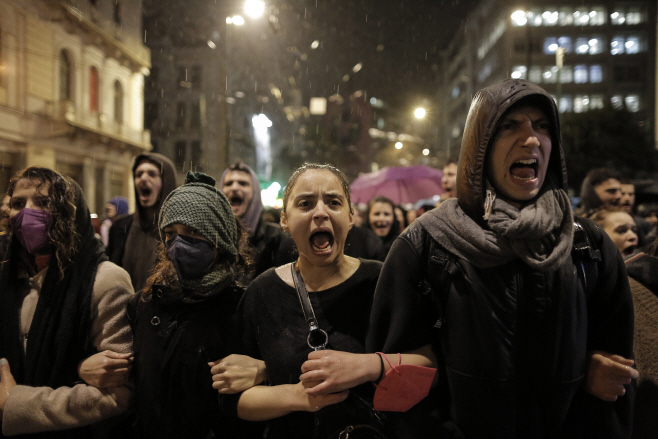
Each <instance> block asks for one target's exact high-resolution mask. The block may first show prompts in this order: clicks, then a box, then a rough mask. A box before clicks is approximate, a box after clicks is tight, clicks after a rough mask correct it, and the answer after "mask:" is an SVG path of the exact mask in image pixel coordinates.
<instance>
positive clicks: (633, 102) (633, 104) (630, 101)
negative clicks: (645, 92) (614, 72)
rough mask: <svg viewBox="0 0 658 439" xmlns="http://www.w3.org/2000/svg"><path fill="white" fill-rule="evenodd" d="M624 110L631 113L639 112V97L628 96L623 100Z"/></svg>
mask: <svg viewBox="0 0 658 439" xmlns="http://www.w3.org/2000/svg"><path fill="white" fill-rule="evenodd" d="M624 103H625V104H626V109H627V110H628V111H630V112H631V113H637V112H638V111H640V97H639V96H638V95H628V96H626V97H625V98H624Z"/></svg>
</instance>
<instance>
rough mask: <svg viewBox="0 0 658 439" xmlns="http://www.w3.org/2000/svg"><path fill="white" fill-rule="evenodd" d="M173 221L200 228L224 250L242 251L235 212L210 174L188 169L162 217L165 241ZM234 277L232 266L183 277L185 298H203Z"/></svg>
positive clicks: (160, 229)
mask: <svg viewBox="0 0 658 439" xmlns="http://www.w3.org/2000/svg"><path fill="white" fill-rule="evenodd" d="M172 224H183V225H186V226H188V227H191V228H193V229H196V230H198V231H199V233H201V234H202V235H203V236H204V237H205V238H206V239H207V240H208V241H209V242H210V243H211V244H212V245H213V246H214V247H216V248H217V249H218V250H219V252H220V254H221V253H228V254H230V255H233V256H237V255H238V249H237V247H236V246H235V242H236V240H237V237H238V226H237V223H236V219H235V215H233V211H232V210H231V205H230V204H229V202H228V200H227V199H226V196H224V194H223V193H222V192H221V191H219V190H218V189H216V188H215V179H214V178H212V177H211V176H209V175H206V174H202V173H193V172H188V173H187V177H186V178H185V184H183V186H180V187H178V188H176V189H175V190H174V191H172V192H171V193H170V194H169V196H168V197H167V198H166V199H165V201H164V203H162V208H161V209H160V219H159V221H158V229H159V231H160V238H161V239H162V242H165V234H164V228H165V227H167V226H170V225H172ZM233 279H234V273H233V270H232V268H231V267H230V266H228V267H225V269H222V270H213V271H211V272H210V273H208V274H206V275H205V276H203V277H202V278H201V279H193V280H182V279H179V282H180V285H181V287H182V289H183V291H184V292H185V297H184V298H183V301H185V302H196V301H199V300H203V299H204V298H205V297H207V295H208V294H211V293H212V292H216V291H218V290H221V289H223V288H224V287H225V286H227V285H229V284H230V283H231V282H233Z"/></svg>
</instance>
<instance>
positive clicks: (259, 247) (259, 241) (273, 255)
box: [240, 219, 296, 285]
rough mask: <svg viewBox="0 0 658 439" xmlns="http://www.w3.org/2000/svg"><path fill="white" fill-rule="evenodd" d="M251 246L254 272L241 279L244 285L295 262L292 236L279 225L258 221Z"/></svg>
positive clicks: (250, 237)
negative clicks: (273, 269)
mask: <svg viewBox="0 0 658 439" xmlns="http://www.w3.org/2000/svg"><path fill="white" fill-rule="evenodd" d="M249 246H250V247H251V249H252V251H253V252H254V266H253V268H252V271H251V272H250V273H249V274H248V275H247V276H244V277H242V278H241V279H240V282H241V283H242V284H243V285H248V284H249V282H251V280H252V279H254V278H256V277H257V276H258V275H260V274H261V273H264V272H265V271H267V270H268V269H270V268H272V267H278V266H281V265H284V264H287V263H288V262H292V261H294V260H295V257H296V251H295V243H294V242H293V240H292V238H291V237H290V235H288V234H287V233H286V232H284V231H283V229H282V228H281V226H279V225H278V224H274V223H270V222H268V221H263V220H262V219H261V220H260V221H258V226H257V227H256V231H255V232H254V234H253V235H250V236H249Z"/></svg>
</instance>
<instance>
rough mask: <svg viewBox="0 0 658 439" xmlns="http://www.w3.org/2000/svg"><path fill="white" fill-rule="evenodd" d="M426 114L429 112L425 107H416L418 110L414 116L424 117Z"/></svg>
mask: <svg viewBox="0 0 658 439" xmlns="http://www.w3.org/2000/svg"><path fill="white" fill-rule="evenodd" d="M425 114H427V112H426V111H425V109H424V108H416V111H414V116H416V119H422V118H424V117H425Z"/></svg>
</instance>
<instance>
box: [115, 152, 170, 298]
mask: <svg viewBox="0 0 658 439" xmlns="http://www.w3.org/2000/svg"><path fill="white" fill-rule="evenodd" d="M144 161H149V162H151V163H153V164H155V165H157V166H159V167H160V178H161V179H162V186H161V188H160V196H159V197H158V200H157V202H156V204H155V206H154V208H153V209H150V211H151V212H156V213H154V214H151V215H149V214H148V211H147V210H146V209H145V208H143V207H142V205H141V204H140V203H139V201H138V202H137V212H135V213H133V214H132V215H128V216H126V217H124V218H121V219H120V220H118V221H116V222H115V223H114V224H113V225H112V228H111V229H110V238H109V244H108V246H107V254H108V256H109V258H110V261H112V262H114V263H115V264H117V265H118V266H120V267H123V268H124V269H125V270H126V271H127V272H128V274H130V278H131V279H132V283H133V287H134V288H135V291H139V290H141V289H142V288H143V287H144V285H146V280H147V279H148V276H149V270H150V269H151V267H153V265H155V262H156V260H157V254H156V248H157V246H158V243H159V242H160V239H159V236H158V227H157V225H158V216H159V213H160V207H161V206H162V203H163V202H164V200H165V198H167V195H169V193H170V192H171V191H173V190H174V189H176V168H175V167H174V164H173V163H172V162H171V160H169V159H168V158H167V157H165V156H163V155H160V154H156V153H145V154H140V155H138V156H137V157H135V161H134V164H133V169H132V171H133V178H134V175H135V169H137V167H138V166H139V165H140V164H141V163H143V162H144ZM135 199H137V200H139V194H138V193H137V188H135ZM135 219H137V221H135Z"/></svg>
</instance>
